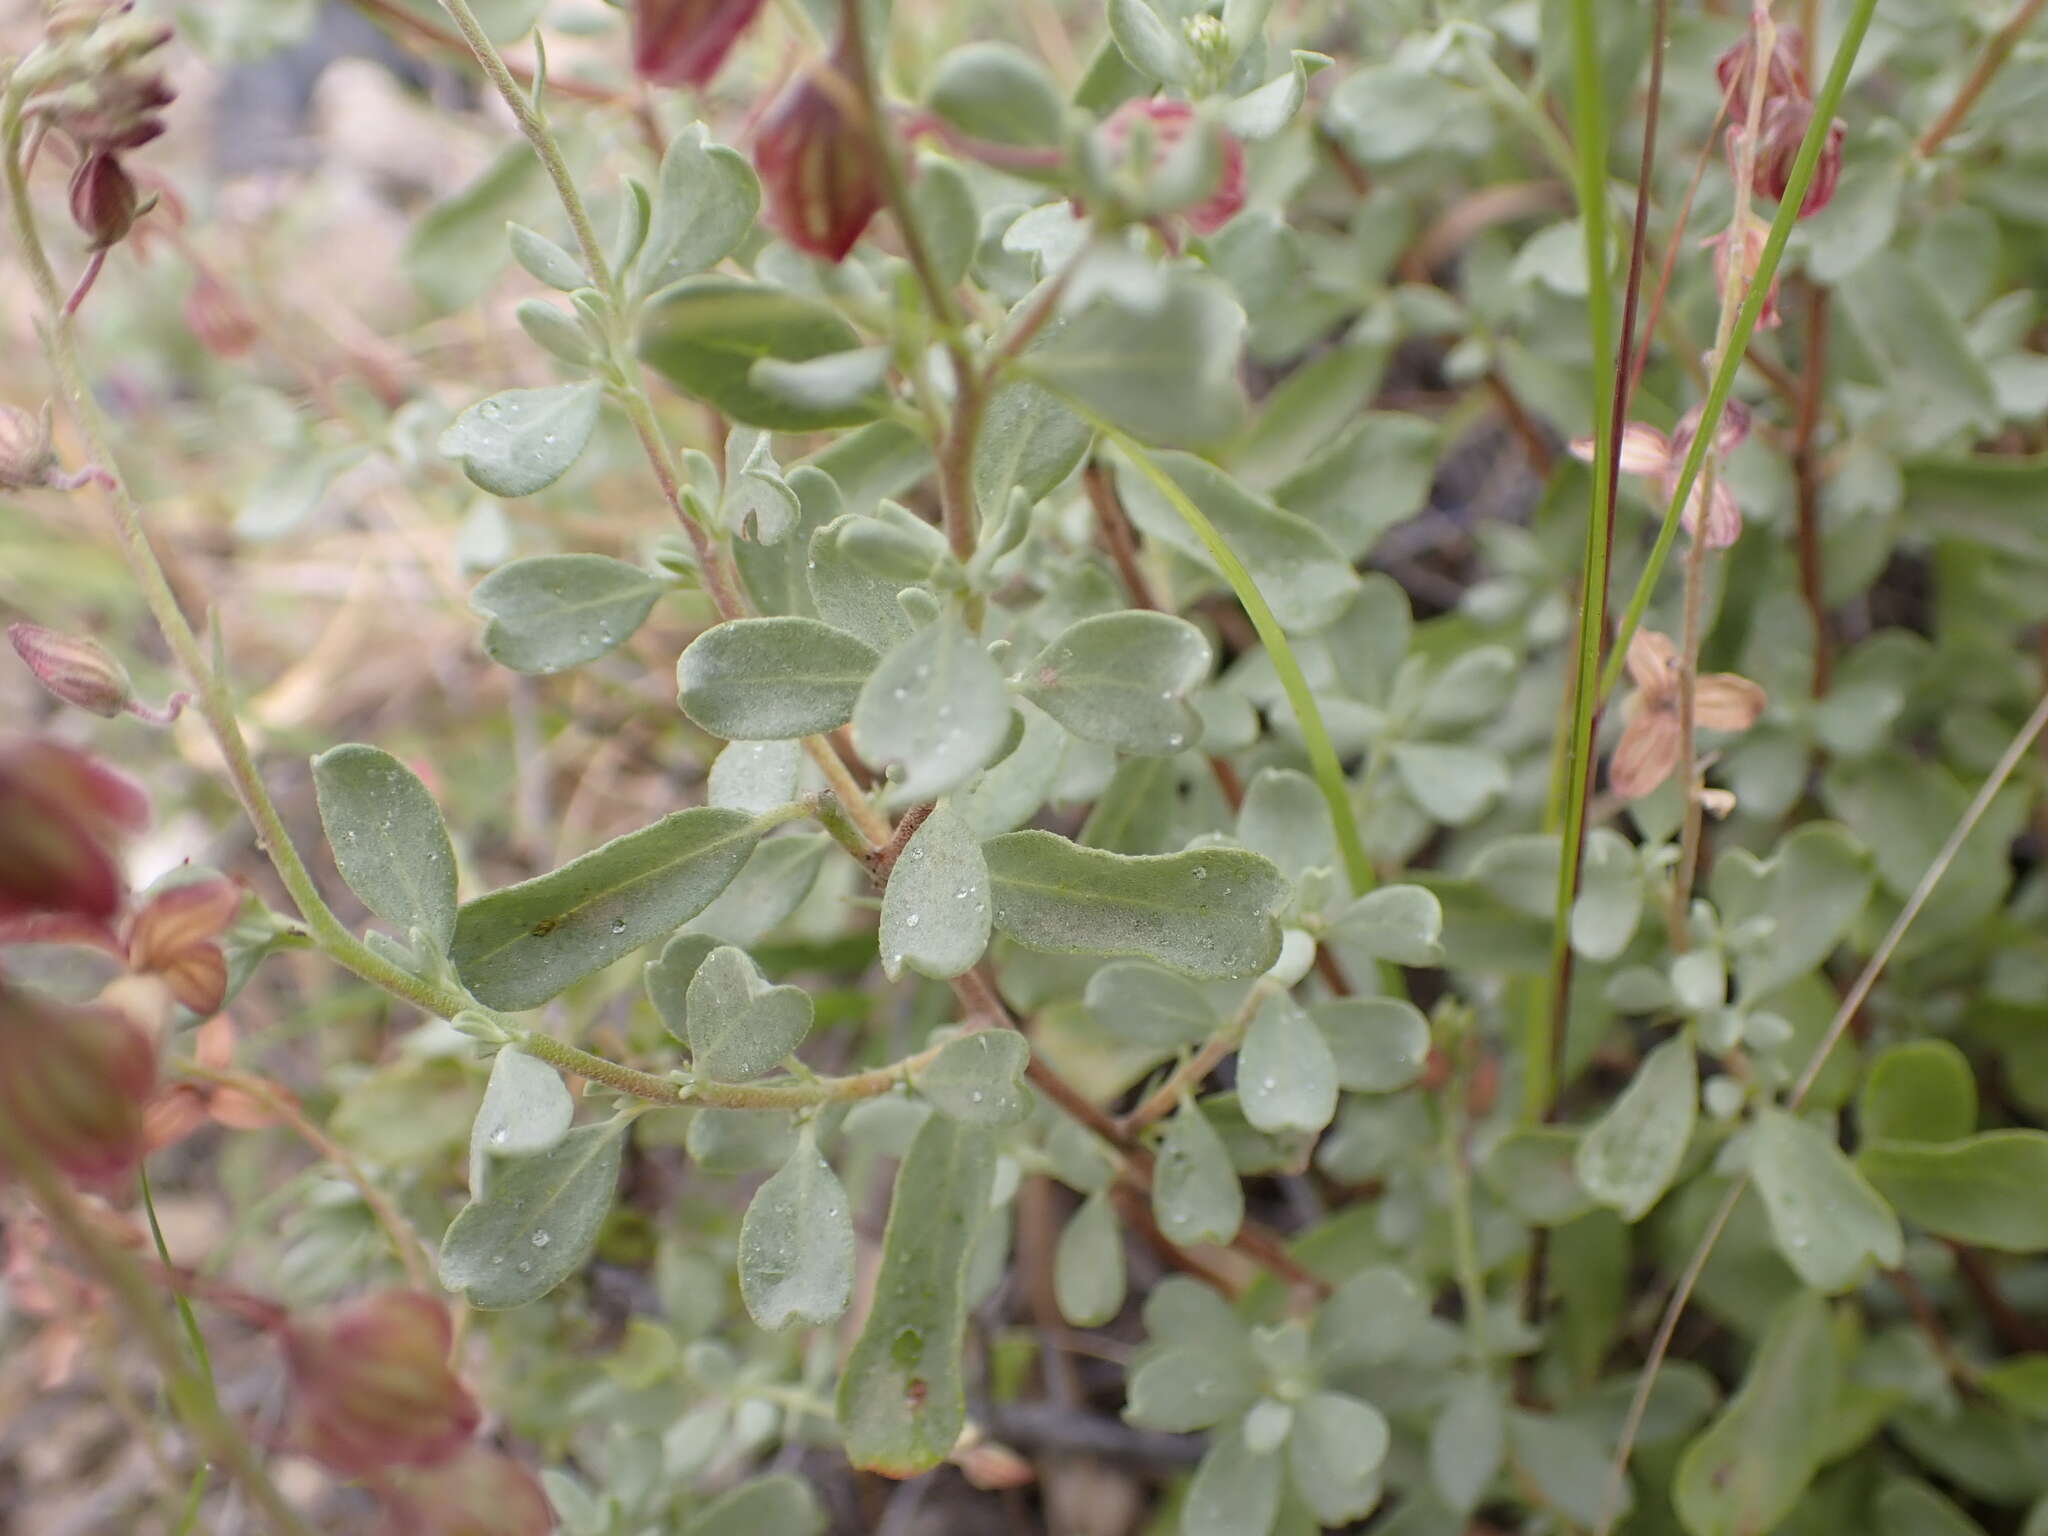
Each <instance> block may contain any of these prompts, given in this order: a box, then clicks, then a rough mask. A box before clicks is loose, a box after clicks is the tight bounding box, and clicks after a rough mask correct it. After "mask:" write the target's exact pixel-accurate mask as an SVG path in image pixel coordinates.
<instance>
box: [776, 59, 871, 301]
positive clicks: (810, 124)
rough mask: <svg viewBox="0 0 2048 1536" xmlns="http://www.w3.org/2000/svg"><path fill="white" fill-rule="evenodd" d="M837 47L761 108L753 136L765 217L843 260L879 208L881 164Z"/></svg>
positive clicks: (809, 247) (818, 252)
mask: <svg viewBox="0 0 2048 1536" xmlns="http://www.w3.org/2000/svg"><path fill="white" fill-rule="evenodd" d="M851 80H852V62H851V60H850V59H848V57H847V56H846V51H845V49H844V48H843V47H842V48H841V49H839V50H837V51H836V52H835V53H834V54H833V56H832V58H831V59H829V60H825V61H822V62H820V63H817V64H814V65H812V66H811V67H810V68H809V69H807V70H805V71H804V73H803V74H802V75H800V76H798V77H797V79H796V80H795V81H794V82H793V83H792V84H791V85H790V87H789V88H788V89H787V90H786V91H784V92H783V93H782V96H781V99H780V100H778V101H777V102H776V103H775V105H774V106H772V107H770V108H769V109H768V115H767V116H766V117H765V118H763V119H762V120H761V129H760V132H759V133H758V134H757V135H756V137H755V139H754V166H755V169H757V170H758V171H759V172H760V173H761V193H762V196H763V198H764V199H765V201H766V203H767V208H768V212H767V220H768V223H769V224H770V225H771V226H772V227H773V228H774V230H775V232H776V233H777V234H779V235H781V236H782V238H783V239H785V240H787V241H788V242H789V243H790V244H791V245H793V246H795V247H796V248H797V249H798V250H800V251H805V252H808V253H809V254H810V255H813V256H818V257H822V258H823V259H824V260H826V261H844V260H845V259H846V253H847V252H848V251H851V250H852V249H853V247H854V242H855V241H857V240H859V239H860V237H861V235H862V234H863V233H865V232H866V230H867V227H868V225H869V224H870V223H871V222H873V220H874V217H875V215H876V214H877V213H880V212H881V211H882V168H881V166H880V165H878V164H877V163H876V160H875V147H874V144H873V143H872V141H871V140H870V138H869V136H868V133H867V131H866V128H865V125H864V124H863V123H862V122H861V121H860V120H859V117H858V109H857V107H856V106H855V100H854V96H853V86H852V84H851Z"/></svg>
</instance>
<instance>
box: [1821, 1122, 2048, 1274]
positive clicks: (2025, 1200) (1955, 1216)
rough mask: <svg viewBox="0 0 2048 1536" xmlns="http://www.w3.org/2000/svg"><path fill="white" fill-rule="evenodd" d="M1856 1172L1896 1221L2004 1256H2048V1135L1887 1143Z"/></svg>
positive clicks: (1861, 1157) (1861, 1158)
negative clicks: (1886, 1203)
mask: <svg viewBox="0 0 2048 1536" xmlns="http://www.w3.org/2000/svg"><path fill="white" fill-rule="evenodd" d="M1856 1163H1857V1166H1858V1167H1859V1168H1860V1169H1861V1170H1862V1171H1863V1174H1864V1177H1866V1178H1867V1179H1869V1180H1870V1182H1871V1183H1872V1184H1874V1185H1875V1186H1876V1187H1877V1190H1878V1192H1879V1193H1880V1194H1881V1195H1883V1196H1884V1198H1885V1199H1886V1200H1888V1201H1890V1202H1891V1204H1892V1205H1893V1206H1894V1207H1896V1208H1897V1210H1898V1212H1899V1214H1900V1215H1901V1216H1903V1217H1905V1218H1906V1220H1908V1221H1910V1222H1912V1223H1913V1224H1914V1225H1915V1226H1917V1227H1925V1228H1926V1229H1927V1230H1928V1231H1929V1232H1933V1233H1935V1234H1937V1235H1938V1236H1941V1237H1947V1238H1953V1239H1954V1240H1955V1241H1957V1242H1959V1243H1969V1244H1972V1245H1973V1246H1976V1247H1982V1248H1997V1249H2000V1250H2002V1251H2004V1252H2006V1253H2040V1252H2043V1251H2048V1200H2043V1199H2042V1194H2041V1192H2042V1191H2043V1190H2044V1189H2048V1133H2043V1132H2041V1131H2034V1130H2007V1131H1985V1132H1983V1133H1982V1134H1981V1135H1977V1136H1970V1137H1966V1138H1965V1139H1963V1140H1961V1141H1949V1142H1925V1141H1882V1142H1872V1143H1870V1144H1868V1145H1866V1146H1865V1147H1864V1148H1863V1150H1862V1151H1861V1152H1860V1153H1858V1154H1857V1158H1856Z"/></svg>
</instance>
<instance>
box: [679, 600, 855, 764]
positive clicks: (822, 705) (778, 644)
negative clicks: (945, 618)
mask: <svg viewBox="0 0 2048 1536" xmlns="http://www.w3.org/2000/svg"><path fill="white" fill-rule="evenodd" d="M876 659H877V658H876V656H875V653H874V652H873V651H872V650H871V649H869V648H868V647H867V646H866V645H864V644H863V643H862V642H861V641H859V640H856V639H854V637H853V636H851V635H849V634H847V633H845V632H844V631H842V630H837V629H834V628H833V627H832V626H831V625H829V624H820V623H819V622H818V621H817V620H816V619H805V618H793V617H785V618H775V619H732V620H729V621H728V622H726V623H724V624H717V625H714V626H712V627H711V628H710V629H707V630H705V631H704V633H703V634H701V635H699V636H698V637H697V638H696V639H695V640H692V641H691V642H690V645H689V648H688V649H687V650H685V651H684V652H683V654H682V657H681V659H680V660H679V661H677V663H676V687H677V702H678V703H679V704H681V705H682V709H683V713H684V714H686V715H688V716H689V717H690V718H691V719H692V720H694V721H696V722H697V724H699V725H700V726H702V727H703V728H704V729H705V730H707V731H709V732H710V733H711V734H712V735H714V736H722V737H724V738H725V739H726V740H727V741H781V740H788V739H791V738H794V737H798V736H815V735H816V734H817V733H818V732H820V731H829V730H832V729H833V728H834V727H836V726H841V725H844V724H845V723H846V722H847V721H848V720H850V719H852V718H853V706H854V701H855V700H856V699H858V698H859V697H860V691H861V685H862V684H863V683H864V682H866V681H867V678H868V674H869V673H871V672H873V671H874V670H875V662H876Z"/></svg>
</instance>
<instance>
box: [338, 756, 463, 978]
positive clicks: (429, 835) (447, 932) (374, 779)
mask: <svg viewBox="0 0 2048 1536" xmlns="http://www.w3.org/2000/svg"><path fill="white" fill-rule="evenodd" d="M313 791H314V794H315V797H316V798H317V799H318V801H319V804H320V825H321V826H322V828H324V829H325V831H326V833H327V842H328V845H329V847H330V848H332V849H333V851H334V866H335V868H336V869H338V870H340V871H341V878H342V879H344V880H346V881H347V882H348V888H349V889H350V890H352V891H354V892H355V893H356V895H358V896H359V897H361V898H362V902H363V905H364V906H366V907H368V908H369V909H370V910H371V911H372V912H374V913H376V914H377V915H378V916H379V917H381V918H383V919H384V920H385V921H386V922H387V923H390V924H391V925H392V926H393V927H395V928H397V930H398V931H399V932H400V933H402V934H408V935H409V934H410V933H411V932H412V930H413V929H415V928H418V929H421V930H423V931H424V932H425V933H427V934H429V935H430V936H432V938H433V940H434V942H435V944H436V945H438V946H439V947H440V948H442V949H444V950H445V949H446V948H447V947H448V943H449V940H450V939H451V938H453V937H454V934H455V850H454V848H453V847H452V846H451V845H450V844H449V841H448V829H447V827H446V826H445V825H443V823H442V821H441V810H440V807H439V806H437V805H435V804H434V797H433V796H432V795H430V794H428V793H427V787H426V785H424V784H422V783H421V782H420V781H419V777H418V776H417V775H416V774H414V773H413V771H412V770H411V769H410V768H408V767H406V766H405V764H403V763H401V762H400V761H399V760H398V759H397V758H395V757H393V756H392V755H391V754H390V753H388V752H384V751H380V750H379V749H377V748H376V747H366V746H361V745H355V744H351V745H348V746H341V747H334V748H331V749H330V750H328V751H326V752H323V753H321V754H320V755H319V756H318V757H316V758H314V759H313Z"/></svg>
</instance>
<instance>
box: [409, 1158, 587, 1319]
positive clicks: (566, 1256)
mask: <svg viewBox="0 0 2048 1536" xmlns="http://www.w3.org/2000/svg"><path fill="white" fill-rule="evenodd" d="M625 1137H626V1122H625V1121H623V1120H608V1121H606V1122H604V1123H603V1124H601V1125H585V1126H578V1127H577V1128H576V1129H574V1130H572V1131H570V1132H569V1133H568V1134H567V1135H566V1136H564V1137H563V1138H562V1139H561V1140H560V1141H558V1142H557V1143H555V1145H554V1146H553V1147H551V1148H549V1149H548V1150H547V1151H545V1152H539V1153H535V1154H534V1155H532V1156H530V1157H516V1158H503V1159H493V1161H492V1166H491V1170H490V1179H489V1183H488V1186H487V1190H486V1192H485V1194H483V1195H482V1196H473V1197H472V1198H471V1200H470V1202H469V1204H468V1205H466V1206H464V1207H463V1208H462V1210H461V1211H460V1212H458V1213H457V1214H456V1217H455V1220H454V1221H452V1222H450V1223H449V1224H448V1230H447V1232H446V1233H445V1234H444V1235H443V1236H442V1238H441V1283H442V1284H443V1285H445V1286H447V1287H448V1289H450V1290H451V1291H462V1292H464V1293H465V1294H466V1295H467V1296H468V1297H469V1302H470V1305H471V1306H475V1307H486V1308H495V1307H518V1306H524V1305H525V1304H526V1303H527V1302H529V1301H536V1300H538V1299H539V1298H541V1297H542V1296H545V1295H546V1294H547V1293H548V1292H549V1291H551V1290H553V1289H554V1288H555V1287H556V1286H558V1285H560V1284H561V1283H562V1282H563V1281H564V1280H566V1279H568V1278H569V1276H570V1275H572V1274H574V1273H575V1272H576V1271H577V1270H578V1269H581V1268H582V1267H583V1262H584V1260H586V1259H587V1258H589V1256H590V1250H591V1249H592V1248H594V1247H595V1246H596V1245H597V1234H598V1229H599V1228H600V1227H601V1226H603V1225H604V1218H605V1214H606V1212H608V1211H609V1210H610V1209H611V1203H612V1192H613V1190H614V1189H615V1187H616V1186H617V1184H618V1180H619V1155H620V1150H621V1148H622V1147H623V1146H624V1144H625Z"/></svg>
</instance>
